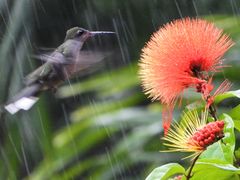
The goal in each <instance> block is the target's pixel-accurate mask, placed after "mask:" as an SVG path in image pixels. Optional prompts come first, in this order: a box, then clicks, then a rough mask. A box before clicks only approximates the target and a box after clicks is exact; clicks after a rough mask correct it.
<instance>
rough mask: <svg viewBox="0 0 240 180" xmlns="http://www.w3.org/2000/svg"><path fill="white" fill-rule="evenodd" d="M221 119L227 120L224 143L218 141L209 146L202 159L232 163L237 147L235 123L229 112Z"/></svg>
mask: <svg viewBox="0 0 240 180" xmlns="http://www.w3.org/2000/svg"><path fill="white" fill-rule="evenodd" d="M220 119H222V120H224V122H225V127H224V135H225V137H224V138H223V143H222V142H221V141H218V142H217V143H214V144H213V145H211V146H209V147H208V148H207V150H206V151H204V152H203V154H202V155H201V156H200V159H220V160H223V161H226V162H228V163H231V164H232V163H233V158H234V156H233V155H234V148H235V136H234V124H233V121H232V118H231V117H230V116H228V115H227V114H223V115H222V116H220Z"/></svg>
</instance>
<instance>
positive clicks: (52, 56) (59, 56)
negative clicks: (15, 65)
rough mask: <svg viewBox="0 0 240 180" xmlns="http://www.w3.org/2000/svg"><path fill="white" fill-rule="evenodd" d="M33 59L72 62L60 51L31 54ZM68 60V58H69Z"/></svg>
mask: <svg viewBox="0 0 240 180" xmlns="http://www.w3.org/2000/svg"><path fill="white" fill-rule="evenodd" d="M32 57H33V58H35V59H39V60H41V61H45V62H51V63H56V64H72V62H70V61H68V58H66V57H64V55H63V54H62V53H60V52H57V51H56V52H53V53H48V54H47V53H44V54H40V55H33V56H32ZM69 60H70V58H69Z"/></svg>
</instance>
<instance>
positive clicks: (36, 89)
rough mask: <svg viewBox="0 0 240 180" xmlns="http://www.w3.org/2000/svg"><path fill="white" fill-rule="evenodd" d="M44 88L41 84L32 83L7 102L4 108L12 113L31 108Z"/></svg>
mask: <svg viewBox="0 0 240 180" xmlns="http://www.w3.org/2000/svg"><path fill="white" fill-rule="evenodd" d="M41 89H42V85H41V84H37V83H36V84H32V85H30V86H27V87H26V88H24V89H23V90H22V91H21V92H20V93H18V94H17V95H16V96H15V97H13V99H12V100H11V101H10V102H9V103H7V104H6V105H5V106H4V108H5V109H6V110H7V111H8V112H9V113H11V114H15V113H17V112H18V111H19V110H25V111H27V110H29V109H30V108H31V107H32V106H33V105H34V104H35V103H36V102H37V101H38V99H39V98H38V97H37V96H38V94H39V93H40V91H41Z"/></svg>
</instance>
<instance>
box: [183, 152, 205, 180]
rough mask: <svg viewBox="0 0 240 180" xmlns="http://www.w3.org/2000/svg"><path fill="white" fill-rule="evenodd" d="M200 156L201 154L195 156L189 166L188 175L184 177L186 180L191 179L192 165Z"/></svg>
mask: <svg viewBox="0 0 240 180" xmlns="http://www.w3.org/2000/svg"><path fill="white" fill-rule="evenodd" d="M200 155H201V154H199V155H197V156H196V157H195V158H194V159H193V162H192V164H191V166H190V169H189V172H188V174H187V175H186V180H189V179H190V178H191V177H192V176H191V173H192V170H193V167H194V165H195V163H196V161H197V160H198V158H199V156H200Z"/></svg>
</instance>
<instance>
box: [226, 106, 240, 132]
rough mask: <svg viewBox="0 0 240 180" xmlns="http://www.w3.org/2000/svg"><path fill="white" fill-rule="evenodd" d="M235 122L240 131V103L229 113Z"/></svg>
mask: <svg viewBox="0 0 240 180" xmlns="http://www.w3.org/2000/svg"><path fill="white" fill-rule="evenodd" d="M228 114H229V115H230V116H231V117H232V119H233V122H234V127H235V128H236V129H237V130H238V131H240V105H238V106H236V107H235V108H233V109H232V110H231V111H230V112H229V113H228Z"/></svg>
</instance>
